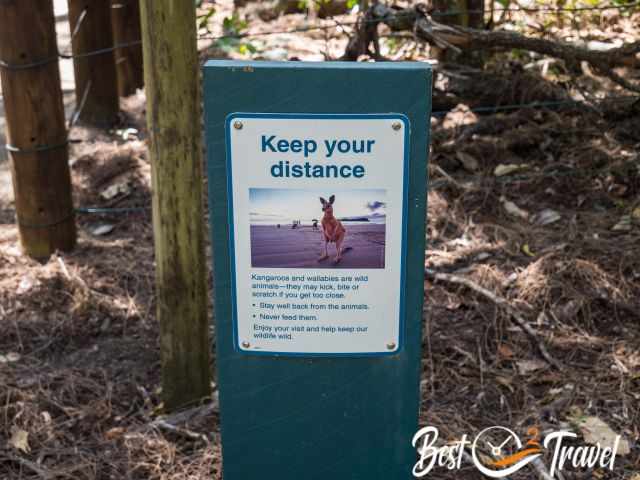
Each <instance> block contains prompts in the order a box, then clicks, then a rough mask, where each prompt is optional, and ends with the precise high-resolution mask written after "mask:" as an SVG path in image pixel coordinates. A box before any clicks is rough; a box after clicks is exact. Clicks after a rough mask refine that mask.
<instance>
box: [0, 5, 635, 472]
mask: <svg viewBox="0 0 640 480" xmlns="http://www.w3.org/2000/svg"><path fill="white" fill-rule="evenodd" d="M224 14H225V11H224V10H221V11H220V12H218V13H217V14H216V15H217V16H219V15H224ZM217 18H218V17H214V19H217ZM636 19H637V17H636ZM216 21H217V20H216ZM308 21H309V20H308V19H305V18H304V17H303V16H302V15H290V16H283V17H280V18H279V19H277V20H276V21H274V22H271V24H270V28H272V29H277V28H279V27H282V26H286V25H280V24H281V23H283V22H288V25H289V27H291V26H292V24H293V26H297V25H298V23H300V22H308ZM296 22H298V23H296ZM636 23H637V21H636ZM265 25H266V23H265V22H263V23H260V21H259V20H257V19H256V20H255V25H254V24H250V28H251V29H254V28H255V29H261V28H263V29H264V28H266V26H265ZM214 33H215V32H214ZM605 33H606V32H605ZM635 33H636V35H637V33H638V32H637V31H636V32H635ZM609 34H611V35H614V34H613V33H611V32H609ZM292 35H293V34H290V35H289V36H286V35H285V36H284V37H283V36H282V35H281V36H280V37H277V36H276V38H275V39H273V37H264V39H263V40H261V42H264V44H263V46H261V47H260V48H261V51H262V52H263V54H264V56H269V55H272V56H273V55H275V54H274V52H276V53H277V54H278V55H281V52H279V50H278V49H283V50H284V53H283V54H282V55H284V56H285V57H287V56H296V57H298V58H301V59H307V57H309V58H311V59H314V58H315V57H314V56H317V57H324V56H327V55H326V53H327V51H329V50H330V51H331V52H334V53H332V54H331V55H328V56H335V55H337V53H339V51H340V49H342V48H344V44H345V41H346V40H345V39H344V36H343V35H341V34H340V33H338V32H335V31H334V32H330V33H326V32H323V33H321V34H320V33H318V32H315V33H314V32H309V33H296V34H295V35H293V37H292ZM291 38H295V41H292V40H291ZM270 42H271V43H270ZM327 45H328V47H327ZM222 47H224V48H222ZM222 47H221V45H219V44H217V45H215V46H214V47H212V48H211V49H210V50H209V51H210V52H212V51H215V52H218V53H220V52H223V51H224V52H226V54H228V55H231V56H237V51H236V50H233V51H231V52H229V51H227V47H226V46H224V45H223V46H222ZM234 48H235V47H234ZM327 48H328V49H329V50H326V49H327ZM407 48H408V47H407ZM305 52H306V53H305ZM406 55H408V56H410V57H411V58H415V57H414V55H417V58H424V55H426V53H425V52H420V51H417V52H406ZM421 56H422V57H421ZM318 59H319V58H318ZM511 61H512V60H508V62H511ZM505 62H507V60H505ZM508 62H507V63H503V64H500V67H499V69H502V71H503V72H504V71H505V69H514V68H515V69H516V73H520V72H522V74H523V75H525V73H526V72H524V71H522V70H520V69H519V67H514V65H513V64H509V63H508ZM505 65H507V66H505ZM509 65H510V66H509ZM527 75H528V74H527ZM512 77H514V75H512ZM519 78H520V77H519ZM523 78H524V77H523ZM523 81H524V80H523ZM526 81H527V82H537V83H535V86H537V87H538V88H527V89H524V88H518V89H516V88H514V89H513V90H512V92H515V94H516V96H522V94H523V93H522V92H524V91H525V90H526V93H527V95H529V96H530V97H531V95H533V97H532V98H529V97H527V99H525V100H526V101H536V100H548V99H549V98H548V94H547V93H544V92H554V93H553V95H564V94H563V93H562V92H561V90H562V91H564V92H566V95H569V93H570V90H571V88H569V87H566V86H563V85H562V82H558V81H555V80H554V81H551V80H549V79H545V78H544V77H543V76H542V75H533V76H532V77H531V78H529V76H527V80H526ZM581 82H582V85H583V86H584V85H587V84H589V82H593V79H590V78H589V77H584V78H583V77H581V78H580V79H578V80H576V82H575V83H573V84H572V88H573V87H575V85H576V84H580V83H581ZM585 88H586V87H585ZM589 88H590V91H591V92H595V93H594V96H601V95H600V94H608V93H610V94H619V92H615V91H613V90H611V91H608V90H607V88H608V86H607V85H606V84H603V85H598V87H597V88H596V87H595V86H594V85H593V84H590V87H589ZM505 92H506V90H504V89H503V90H501V91H500V93H501V94H505ZM531 92H543V94H532V93H531ZM558 92H560V93H558ZM535 95H542V96H537V97H536V96H535ZM503 99H506V97H504V95H503ZM462 100H463V101H464V102H466V103H462V104H460V105H458V106H457V107H456V108H455V109H454V110H453V111H451V112H449V113H447V114H445V115H439V116H437V117H434V118H433V120H432V153H431V156H430V166H429V176H430V192H429V196H428V218H427V220H428V242H429V245H428V249H427V258H426V265H425V267H426V268H427V269H429V271H430V272H439V273H447V274H451V275H455V276H458V277H462V278H465V279H468V280H470V281H472V282H474V284H475V285H478V286H481V287H484V288H485V289H488V290H489V291H491V292H493V294H494V295H496V296H499V297H502V298H505V299H506V300H508V302H509V304H510V305H511V307H512V308H513V309H514V310H515V311H517V312H519V313H520V314H521V315H522V316H523V317H524V319H525V320H526V324H527V325H528V327H529V331H530V333H529V334H527V333H525V332H524V331H523V329H522V328H521V327H520V326H519V325H518V324H517V323H515V322H514V321H513V320H512V316H511V314H510V313H509V312H507V311H505V309H504V308H502V307H500V306H499V305H498V304H497V303H496V301H494V300H495V299H494V300H491V299H489V298H488V297H486V296H484V295H482V294H480V293H478V292H477V291H475V290H473V289H470V288H468V287H465V286H460V285H458V284H454V283H451V282H448V281H435V282H434V281H433V276H432V275H430V276H428V277H427V279H426V280H425V285H424V288H425V308H424V339H423V342H424V348H423V351H424V358H423V376H422V383H421V387H422V414H421V422H422V424H429V425H435V426H437V427H438V428H439V430H440V432H441V434H442V435H443V436H444V437H445V438H446V439H447V440H455V439H459V438H460V437H461V436H462V435H463V434H465V433H466V434H469V435H472V436H473V435H475V434H477V433H478V432H479V431H480V430H481V429H483V428H485V427H488V426H493V425H503V426H507V427H510V428H513V429H515V430H517V431H519V432H522V431H523V430H525V429H526V427H528V426H530V425H537V426H539V427H540V428H541V430H542V432H543V433H545V432H548V431H551V430H559V429H561V428H566V429H571V430H573V431H576V432H578V433H580V432H582V431H583V430H582V427H584V423H585V421H586V419H589V418H592V417H597V418H599V419H601V420H602V421H603V422H604V423H606V424H607V425H608V426H609V427H610V428H611V430H612V431H613V432H615V433H618V434H621V435H623V437H624V438H625V439H626V440H627V441H628V443H629V446H630V451H629V452H628V453H626V454H625V455H624V456H620V457H619V458H618V459H617V460H616V468H615V469H614V471H613V472H610V471H605V470H597V471H594V472H591V473H588V472H583V473H576V474H571V473H570V472H569V473H568V474H567V475H566V478H611V479H613V478H616V479H617V478H626V479H631V478H634V479H635V480H637V478H638V477H637V476H636V477H634V475H637V472H639V471H640V449H639V447H638V440H639V439H640V408H639V405H640V158H639V153H638V152H640V148H639V147H640V111H639V110H638V107H637V105H636V106H634V105H633V101H623V102H614V103H607V102H605V103H600V102H598V103H593V102H591V103H589V105H590V106H588V107H585V106H580V107H578V106H575V107H564V108H562V109H543V108H536V109H533V108H528V109H527V108H525V109H514V110H513V111H509V112H506V113H504V112H503V113H485V114H479V113H472V112H471V111H469V106H477V105H480V104H484V105H486V104H487V103H486V102H487V101H491V100H493V101H494V103H493V104H498V103H500V101H499V100H500V99H498V100H496V98H480V93H478V92H475V93H473V92H472V93H468V92H467V97H466V98H463V99H462ZM481 102H484V103H481ZM510 102H513V99H509V101H507V100H504V103H510ZM143 105H144V97H143V95H138V96H134V97H131V98H129V99H127V100H125V101H123V111H124V115H123V119H122V124H121V125H120V126H119V127H118V128H117V129H114V130H112V131H108V132H107V131H95V130H91V129H87V128H82V127H76V128H74V130H73V131H72V135H71V136H72V138H74V139H76V140H83V141H82V143H74V144H72V150H71V153H72V169H71V170H72V176H73V183H74V189H75V195H76V198H75V202H76V205H77V206H82V207H86V206H92V207H113V208H123V209H131V210H125V211H123V212H121V213H118V214H79V216H78V225H79V230H80V237H79V245H78V248H77V249H76V250H75V251H74V252H72V253H69V254H59V255H56V256H54V257H52V258H51V259H50V260H49V261H48V262H47V263H46V264H39V263H37V262H34V261H31V260H28V259H26V258H24V257H22V256H21V254H20V250H19V243H18V238H17V230H16V227H15V225H14V223H13V216H12V214H11V212H10V208H11V206H10V205H0V328H1V329H2V334H1V335H0V478H2V479H4V478H7V479H38V478H39V479H42V478H46V479H63V478H73V479H111V478H113V479H120V478H126V479H163V480H165V479H166V480H185V479H206V478H211V474H212V472H214V478H220V474H219V470H220V463H219V461H220V450H219V443H220V442H219V440H220V439H219V430H218V427H217V420H218V417H217V411H216V408H215V405H216V395H215V394H214V398H213V399H211V400H210V404H211V405H212V408H209V409H208V410H207V411H206V415H196V416H194V417H193V418H192V419H191V420H190V421H188V422H181V423H180V424H179V425H178V427H177V428H175V427H172V426H171V425H170V424H167V423H166V422H163V421H162V418H163V417H162V416H161V414H162V404H161V401H160V395H159V394H160V391H159V385H160V378H159V373H160V371H159V357H158V325H157V322H156V318H155V304H154V293H153V284H154V270H153V269H154V259H153V244H152V227H151V216H150V211H149V205H150V165H149V160H148V156H147V151H146V144H145V141H144V139H145V133H144V111H143ZM516 166H517V167H516ZM496 168H498V170H497V171H496ZM509 170H511V171H510V172H509ZM505 171H506V172H508V173H504V172H505ZM203 221H204V220H203ZM540 344H542V345H545V346H546V348H547V349H548V351H549V353H550V355H551V356H553V357H554V358H555V359H556V360H557V361H558V363H559V364H560V366H561V370H559V369H557V368H555V367H552V366H550V365H549V364H548V363H547V362H545V360H544V358H543V357H542V356H541V354H540V350H539V345H540ZM407 441H409V439H407ZM578 441H579V443H583V442H584V439H583V438H582V437H581V438H579V439H578ZM546 460H548V459H546ZM436 478H452V479H453V478H458V479H459V478H465V479H466V478H469V479H475V478H481V477H480V474H479V473H477V471H475V470H474V469H472V468H471V467H470V466H469V467H468V468H465V469H464V470H463V471H461V472H446V471H445V470H439V471H438V475H437V477H436ZM511 478H532V479H533V478H537V474H536V472H535V471H534V470H528V469H525V470H523V471H522V472H520V473H519V474H517V475H514V476H512V477H511Z"/></svg>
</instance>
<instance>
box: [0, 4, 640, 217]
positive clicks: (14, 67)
mask: <svg viewBox="0 0 640 480" xmlns="http://www.w3.org/2000/svg"><path fill="white" fill-rule="evenodd" d="M635 8H640V1H635V2H628V3H624V4H608V5H594V6H581V7H535V8H534V7H531V8H529V7H522V6H518V7H504V8H502V7H501V8H494V9H491V10H465V11H455V10H454V11H433V12H431V13H430V16H431V17H436V18H437V17H447V16H458V15H467V14H487V13H491V14H495V13H545V14H556V15H558V14H563V13H580V12H595V11H607V10H619V11H625V10H633V9H635ZM83 13H85V12H83ZM84 16H85V15H84V14H81V15H80V17H79V20H78V22H77V24H76V25H75V26H74V29H73V32H72V35H71V38H72V39H73V37H74V36H75V34H76V33H77V31H78V29H79V26H80V24H81V23H82V21H83V20H84ZM403 17H404V15H397V16H396V18H397V19H401V18H403ZM393 19H394V17H393V16H389V17H385V18H384V20H386V21H389V20H393ZM381 20H383V19H365V18H361V19H358V20H355V21H351V22H339V21H336V20H333V21H332V23H330V24H326V25H309V26H303V27H295V28H289V29H278V30H268V31H261V32H231V33H225V34H222V35H211V34H200V35H198V40H213V41H218V40H224V39H238V40H239V39H245V38H254V37H262V36H270V35H284V34H295V33H305V32H311V31H319V30H332V29H337V28H343V27H355V26H358V25H365V24H367V23H376V24H378V23H381ZM141 44H142V40H136V41H131V42H125V43H119V44H115V45H113V46H111V47H106V48H101V49H98V50H93V51H89V52H83V53H79V54H73V53H68V52H58V53H57V54H56V55H54V56H51V57H48V58H44V59H41V60H37V61H35V62H28V63H23V64H12V63H9V62H6V61H4V60H2V59H0V68H3V69H6V70H10V71H20V70H26V69H31V68H39V67H42V66H44V65H48V64H50V63H53V62H57V61H59V60H60V59H64V60H77V59H86V58H90V57H93V56H98V55H105V54H108V53H112V52H114V51H116V50H119V49H125V48H130V47H134V46H139V45H141ZM638 99H640V96H634V95H627V96H619V97H608V98H606V99H601V100H607V101H613V102H618V101H620V102H632V101H637V100H638ZM562 107H578V108H589V106H588V104H586V103H585V102H584V101H579V100H560V101H544V102H530V103H519V104H507V105H494V106H479V107H474V108H470V109H469V110H470V111H471V112H474V113H497V112H504V111H513V110H517V109H525V108H562ZM447 113H449V111H448V110H443V111H433V112H432V113H431V114H432V116H434V117H443V116H445V115H447ZM70 125H72V122H70ZM80 142H82V141H81V140H75V139H72V138H67V139H66V140H65V141H64V142H61V143H59V144H55V145H43V146H37V147H34V148H29V149H23V148H18V147H15V146H12V145H9V144H6V145H4V146H0V149H4V150H6V151H8V152H11V153H14V154H20V153H22V154H32V153H39V152H43V151H48V150H54V149H59V148H65V147H67V146H68V144H69V143H80ZM149 209H150V207H123V208H113V207H108V208H101V207H79V208H76V209H75V211H76V213H79V214H124V213H135V212H144V211H148V210H149Z"/></svg>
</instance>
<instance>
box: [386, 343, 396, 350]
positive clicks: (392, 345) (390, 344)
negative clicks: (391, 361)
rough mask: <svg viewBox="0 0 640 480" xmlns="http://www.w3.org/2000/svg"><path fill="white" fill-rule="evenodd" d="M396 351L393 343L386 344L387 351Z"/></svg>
mask: <svg viewBox="0 0 640 480" xmlns="http://www.w3.org/2000/svg"><path fill="white" fill-rule="evenodd" d="M395 349H396V344H395V342H389V343H387V350H395Z"/></svg>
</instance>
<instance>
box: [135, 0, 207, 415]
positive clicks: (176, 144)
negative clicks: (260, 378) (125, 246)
mask: <svg viewBox="0 0 640 480" xmlns="http://www.w3.org/2000/svg"><path fill="white" fill-rule="evenodd" d="M140 6H141V16H142V39H143V51H144V76H145V88H146V94H147V123H148V126H149V133H150V137H151V146H150V155H151V165H152V185H153V231H154V239H155V250H156V281H157V301H158V318H159V321H160V348H161V355H162V385H163V398H164V403H165V406H166V408H168V409H173V408H176V407H178V406H182V405H185V404H187V403H191V402H195V401H197V400H199V399H201V398H203V397H206V396H208V395H209V394H210V378H211V377H210V366H209V349H210V344H209V335H208V333H209V322H208V319H207V296H208V294H207V283H206V257H205V254H204V230H203V226H204V225H203V222H204V215H203V208H202V151H203V147H202V132H201V130H202V124H201V107H200V95H201V94H200V72H199V67H198V51H197V46H196V13H195V6H194V2H192V1H184V0H142V1H141V2H140Z"/></svg>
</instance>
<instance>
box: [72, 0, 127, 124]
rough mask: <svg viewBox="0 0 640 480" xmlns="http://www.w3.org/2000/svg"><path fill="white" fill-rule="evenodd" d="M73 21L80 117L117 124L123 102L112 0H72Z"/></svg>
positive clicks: (90, 121) (73, 48)
mask: <svg viewBox="0 0 640 480" xmlns="http://www.w3.org/2000/svg"><path fill="white" fill-rule="evenodd" d="M69 24H70V27H71V50H72V52H73V56H74V59H73V68H74V72H75V80H76V103H77V105H78V108H79V109H80V116H79V119H80V120H82V121H84V122H87V123H91V124H94V125H100V126H106V125H110V124H113V123H114V122H115V121H116V119H117V116H118V111H119V109H120V104H119V99H118V79H117V76H116V64H115V60H114V53H113V45H114V43H113V32H112V29H111V0H91V1H90V2H89V1H87V0H69ZM101 50H102V53H92V52H97V51H101Z"/></svg>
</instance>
